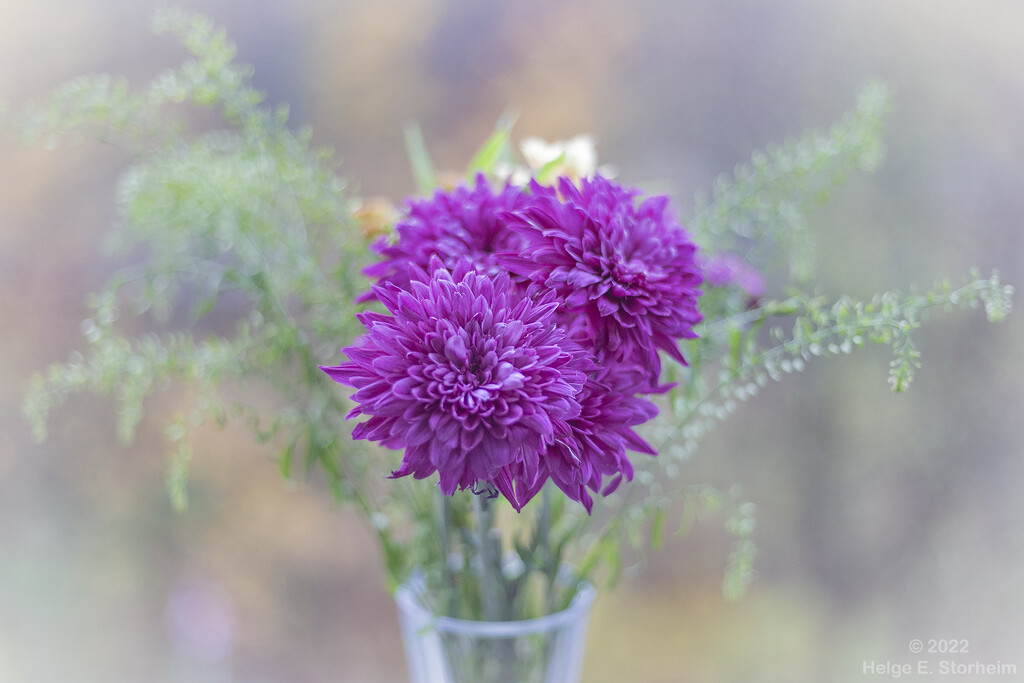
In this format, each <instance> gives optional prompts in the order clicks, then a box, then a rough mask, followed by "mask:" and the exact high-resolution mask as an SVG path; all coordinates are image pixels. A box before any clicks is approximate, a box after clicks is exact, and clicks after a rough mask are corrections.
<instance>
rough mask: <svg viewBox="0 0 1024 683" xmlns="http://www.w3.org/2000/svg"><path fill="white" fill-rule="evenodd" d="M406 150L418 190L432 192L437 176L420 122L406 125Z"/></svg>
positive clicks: (425, 192)
mask: <svg viewBox="0 0 1024 683" xmlns="http://www.w3.org/2000/svg"><path fill="white" fill-rule="evenodd" d="M405 152H406V154H408V155H409V166H410V168H411V169H412V177H413V180H414V181H415V183H416V191H417V192H419V193H420V194H430V192H432V191H433V189H434V188H435V187H437V176H436V174H435V172H434V163H433V162H432V161H431V160H430V153H429V152H427V144H426V142H424V140H423V131H422V130H420V127H419V124H416V123H410V124H409V125H408V126H406V127H405Z"/></svg>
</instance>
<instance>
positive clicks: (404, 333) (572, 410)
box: [322, 258, 596, 509]
mask: <svg viewBox="0 0 1024 683" xmlns="http://www.w3.org/2000/svg"><path fill="white" fill-rule="evenodd" d="M431 270H432V274H431V275H427V274H426V273H425V272H424V271H422V270H420V269H418V268H415V267H414V268H412V269H410V271H409V272H410V276H411V280H410V283H409V287H408V290H403V289H401V288H399V287H398V286H396V285H394V284H391V283H388V284H386V285H378V286H376V287H374V292H375V294H376V296H377V298H378V299H379V300H380V301H381V302H382V303H383V304H384V306H385V307H386V308H387V310H388V311H389V312H390V314H391V315H387V314H381V313H375V312H365V313H362V314H360V321H361V322H362V323H363V324H364V326H365V327H366V329H367V332H366V334H365V335H364V336H363V337H362V338H361V339H360V341H359V343H357V345H355V346H352V347H349V348H346V349H344V351H345V353H346V354H347V355H348V357H349V359H350V360H349V361H348V362H345V363H342V364H341V365H339V366H337V367H324V368H322V369H323V370H324V371H325V372H327V373H328V374H329V375H330V376H331V377H332V378H333V379H334V380H336V381H337V382H340V383H342V384H345V385H348V386H352V387H354V388H355V389H356V390H357V391H356V392H355V393H354V394H353V395H352V399H353V400H354V401H355V402H356V404H357V405H356V407H355V408H353V410H352V411H351V412H350V413H349V416H348V417H354V416H357V415H367V416H369V419H368V420H366V421H365V422H362V423H361V424H359V425H357V426H356V428H355V429H354V430H353V437H354V438H357V439H369V440H371V441H377V442H379V443H381V444H382V445H384V446H386V447H389V448H404V449H405V455H404V458H403V460H402V464H401V466H400V467H399V469H398V470H396V471H394V472H393V473H392V477H401V476H405V475H408V474H411V475H413V476H414V477H416V478H417V479H421V478H424V477H428V476H430V475H432V474H433V473H434V472H438V473H439V475H440V484H439V485H440V489H441V491H442V492H444V493H446V494H449V495H450V494H452V493H454V492H455V490H456V489H465V488H475V487H477V486H481V487H484V486H488V485H491V484H493V486H495V487H496V488H497V489H498V490H499V491H501V493H502V494H504V496H505V497H506V498H508V500H509V501H510V502H511V503H512V505H513V506H514V507H515V508H516V509H521V508H522V506H523V505H524V504H525V503H526V502H527V501H528V500H529V499H530V497H532V496H533V495H534V494H535V493H536V492H537V490H539V488H540V486H541V485H542V484H543V481H544V479H543V473H542V465H541V458H542V455H543V453H544V452H545V451H546V449H547V448H548V447H550V446H551V445H552V444H553V443H555V442H556V441H564V440H567V439H571V429H570V426H569V421H570V420H572V419H574V418H576V417H578V416H579V415H580V410H581V406H580V403H579V399H578V396H579V395H580V392H581V391H582V389H583V386H584V383H585V382H586V379H587V375H588V374H589V373H591V372H593V371H594V370H595V369H596V366H595V365H594V363H593V362H592V361H590V360H589V359H588V355H589V354H588V352H587V351H586V350H585V349H583V348H582V347H581V346H579V345H578V344H576V343H575V342H573V341H572V340H570V339H569V338H568V336H567V333H566V331H565V330H564V329H563V328H561V327H559V326H557V325H555V324H554V322H553V316H554V312H555V309H556V308H557V307H558V305H559V304H558V302H557V301H556V300H555V298H554V296H553V294H551V295H548V296H544V297H541V298H539V299H536V300H535V299H530V298H524V297H520V296H519V294H517V293H516V291H515V290H514V289H513V286H512V282H511V279H510V278H509V277H508V275H505V274H497V275H493V276H491V275H487V274H484V273H480V272H477V271H476V269H475V266H474V265H473V264H472V263H471V262H469V261H468V260H463V261H460V263H459V264H458V265H457V266H456V267H455V269H454V270H452V271H449V270H448V269H446V268H444V267H442V266H441V264H440V262H439V261H438V260H437V259H436V258H435V259H434V262H433V263H432V266H431Z"/></svg>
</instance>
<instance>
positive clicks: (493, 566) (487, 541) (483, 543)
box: [473, 494, 503, 621]
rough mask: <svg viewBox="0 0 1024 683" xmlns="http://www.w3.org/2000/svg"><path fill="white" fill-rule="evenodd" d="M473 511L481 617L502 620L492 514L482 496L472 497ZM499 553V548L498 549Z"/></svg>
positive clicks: (489, 619) (499, 575)
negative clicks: (492, 536) (492, 539)
mask: <svg viewBox="0 0 1024 683" xmlns="http://www.w3.org/2000/svg"><path fill="white" fill-rule="evenodd" d="M473 510H474V512H475V514H476V533H477V553H478V555H479V560H480V562H479V566H478V569H479V572H480V597H481V600H482V602H483V616H484V620H486V621H501V620H502V618H503V617H502V602H503V600H502V599H501V595H502V592H503V591H502V585H501V564H500V562H501V560H500V558H495V557H494V551H495V548H494V547H493V546H492V544H491V528H492V527H493V525H494V514H493V510H492V509H491V505H490V501H489V500H488V499H487V497H486V496H484V495H479V494H477V495H474V496H473ZM498 550H499V552H500V548H499V549H498Z"/></svg>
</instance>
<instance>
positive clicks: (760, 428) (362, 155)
mask: <svg viewBox="0 0 1024 683" xmlns="http://www.w3.org/2000/svg"><path fill="white" fill-rule="evenodd" d="M163 4H164V3H163V2H158V1H157V0H90V2H88V3H85V2H75V1H73V0H31V1H30V0H0V101H4V102H6V104H7V106H8V107H9V108H10V109H17V108H18V107H19V106H20V105H21V104H23V103H26V102H28V101H30V100H39V99H42V98H44V97H45V95H46V93H48V92H49V91H50V90H51V89H52V88H53V87H54V86H55V85H57V84H58V83H59V82H61V81H63V80H65V79H68V78H70V77H73V76H75V75H78V74H80V73H84V72H96V71H109V72H113V73H119V74H124V75H126V76H128V77H129V78H130V79H132V80H133V82H136V83H140V84H141V83H144V82H145V81H146V80H148V79H149V78H151V77H152V76H153V75H155V74H156V73H158V72H159V71H160V70H161V69H163V68H164V67H166V66H171V65H177V64H178V63H180V61H181V60H182V59H183V52H182V50H181V48H180V47H179V46H178V45H177V44H176V43H175V42H174V41H173V39H170V38H167V37H154V36H153V35H152V34H151V33H150V31H149V29H148V22H149V19H150V17H151V14H152V10H153V9H154V8H155V7H157V6H159V5H163ZM182 4H184V5H185V6H188V7H191V8H193V9H199V10H201V11H204V12H206V13H208V14H209V15H210V16H212V17H213V18H214V19H215V20H216V21H217V23H219V24H220V25H221V26H224V27H226V28H227V30H228V32H229V35H230V36H231V37H232V38H233V39H234V40H235V41H236V42H237V43H238V46H239V59H240V60H241V61H243V62H248V63H250V64H253V65H254V66H255V68H256V75H255V82H256V84H257V86H258V87H260V88H262V89H263V90H265V91H266V93H267V97H268V100H269V101H270V102H271V103H277V102H288V103H290V104H291V110H292V121H293V122H294V123H295V124H296V125H311V126H312V127H313V128H314V130H315V132H316V135H315V139H316V141H317V142H319V143H322V144H327V145H330V146H332V147H334V148H335V150H336V151H337V152H338V154H339V156H340V157H341V159H342V163H343V166H342V169H343V173H344V174H345V175H346V176H347V177H349V178H351V179H353V180H354V181H356V184H357V186H358V188H359V190H360V191H361V192H362V193H364V194H365V195H367V196H370V195H385V196H388V197H391V198H393V199H399V198H400V197H402V196H403V195H405V194H407V193H409V192H410V191H411V190H412V187H413V183H412V179H411V177H410V174H409V172H408V170H407V165H406V161H405V153H404V148H403V142H402V137H401V136H402V129H403V126H404V125H405V124H407V123H409V122H411V121H418V122H419V123H420V125H421V126H422V128H423V131H424V134H425V137H426V139H427V141H428V145H429V147H430V149H431V151H432V153H433V154H434V157H435V160H436V161H437V162H438V164H439V165H440V166H445V167H450V168H456V169H457V168H461V167H463V166H464V165H465V163H466V161H467V160H468V159H469V157H470V155H471V154H472V152H473V151H474V149H475V148H476V147H477V145H479V143H480V142H481V141H482V140H483V139H484V138H485V137H486V136H487V135H488V133H489V132H490V131H491V130H492V128H493V126H494V124H495V122H496V121H497V120H498V118H499V116H500V115H501V114H502V113H503V112H504V111H506V110H512V111H515V112H518V113H519V119H518V123H517V126H516V132H517V134H518V135H520V136H527V135H539V136H542V137H545V138H547V139H557V138H565V137H570V136H572V135H575V134H577V133H581V132H585V133H590V134H592V135H594V136H595V137H596V139H597V141H598V152H599V154H600V157H601V159H602V160H603V161H606V162H610V163H613V164H614V165H615V166H616V167H617V168H618V170H619V173H620V178H621V179H622V180H623V181H624V182H626V183H628V184H633V185H639V186H641V187H644V188H646V189H648V190H651V191H658V192H667V193H669V194H671V195H672V197H673V200H674V202H675V207H676V211H677V213H678V215H679V216H680V217H681V218H684V219H685V217H686V216H688V215H689V214H690V212H691V209H692V207H693V196H694V192H695V191H697V190H702V189H707V188H710V186H711V183H712V182H713V181H714V179H715V177H716V176H717V175H718V174H720V173H722V172H725V171H728V170H730V169H731V168H732V167H733V165H734V164H735V163H736V162H738V161H741V160H744V159H746V158H748V157H749V154H750V152H751V151H753V150H754V149H755V148H760V147H763V146H765V145H766V144H767V143H769V142H772V141H777V140H782V139H784V138H785V137H787V136H791V135H796V134H798V133H800V132H802V131H804V130H805V129H807V128H810V127H822V128H823V127H825V126H827V125H828V124H830V123H831V122H832V121H834V120H835V119H837V118H838V117H839V116H840V115H841V114H842V113H843V112H844V111H846V110H847V109H849V108H850V107H851V106H852V105H853V102H854V98H855V95H856V92H857V90H858V88H859V86H860V85H861V84H863V83H864V82H865V81H867V80H868V79H871V78H877V79H880V80H882V81H883V82H885V83H887V84H889V85H890V86H891V87H892V89H893V92H894V111H893V114H892V115H891V117H890V119H889V122H888V128H887V132H886V142H887V149H888V158H887V161H886V163H885V165H884V166H883V167H882V169H881V170H880V171H879V172H877V173H876V174H874V175H872V176H869V177H863V176H858V177H853V178H852V179H851V181H850V182H849V184H848V185H847V186H846V187H845V188H844V189H843V190H842V191H841V192H840V193H839V194H838V196H837V197H836V198H835V199H834V200H833V201H832V202H830V203H829V204H828V205H826V206H824V207H822V208H821V209H820V210H817V211H816V212H815V213H814V214H813V216H812V220H813V223H814V225H815V229H816V230H817V233H818V235H819V251H820V255H821V268H820V271H819V274H818V280H819V281H820V284H821V289H822V290H823V292H825V293H828V294H832V295H836V294H839V293H844V292H845V293H849V294H851V295H855V296H867V295H870V294H871V293H873V292H875V291H880V290H884V289H908V288H909V287H910V286H911V284H912V283H915V282H916V283H919V284H921V285H924V286H927V285H930V284H931V283H932V282H933V281H935V280H937V279H939V278H942V277H945V276H953V277H959V276H960V275H961V274H962V273H964V272H966V270H967V269H968V268H969V267H970V266H972V265H978V266H980V267H981V268H982V270H983V271H984V272H987V271H988V270H989V269H991V268H993V267H996V268H998V269H999V270H1000V271H1001V272H1002V274H1003V278H1004V280H1005V281H1007V282H1009V283H1011V284H1016V285H1017V286H1018V288H1019V287H1020V285H1021V283H1022V282H1024V278H1022V274H1024V134H1022V123H1021V122H1022V121H1024V40H1022V36H1024V5H1022V4H1021V3H1019V2H1017V0H986V1H985V2H977V0H927V1H926V0H904V1H903V2H898V3H894V2H889V1H887V0H862V1H861V2H857V3H842V2H819V1H818V0H785V1H783V2H773V3H764V2H759V1H756V0H736V1H735V2H719V1H718V0H691V1H690V2H685V3H684V2H671V1H670V0H633V1H631V2H629V3H625V2H612V1H610V0H544V1H543V2H541V1H539V0H521V1H519V2H515V3H511V2H508V3H498V2H486V1H473V0H419V1H415V0H386V1H383V2H376V3H368V2H354V1H351V0H349V1H345V0H334V1H330V2H329V1H327V0H262V1H261V2H246V3H243V2H230V1H228V0H209V1H208V2H199V1H198V0H185V1H184V2H183V3H182ZM128 162H129V159H127V158H126V157H125V155H124V154H123V153H121V152H119V151H118V150H116V149H113V148H110V147H106V146H102V145H99V144H79V145H62V146H61V147H59V148H57V149H56V150H45V149H41V148H28V147H24V146H23V145H21V143H20V142H19V141H18V139H17V138H16V137H15V135H14V134H13V133H11V132H10V131H9V130H3V131H0V329H2V333H0V420H2V425H3V426H2V429H0V682H2V683H22V682H26V683H36V682H45V683H50V682H63V681H75V682H76V683H92V682H100V681H102V682H104V683H121V682H134V681H147V682H165V681H166V682H168V683H177V682H181V681H190V682H206V681H209V682H214V681H215V682H218V683H221V682H229V681H230V682H233V683H271V682H294V681H299V682H304V681H311V682H321V681H323V682H325V683H326V682H328V681H337V682H349V681H351V682H366V683H375V682H385V681H404V680H407V678H406V673H405V668H404V667H405V664H404V660H403V656H402V653H401V643H400V638H399V632H398V625H397V619H396V616H395V611H394V606H393V603H392V602H391V599H390V597H389V596H388V594H387V592H386V590H385V587H384V584H383V581H382V573H381V561H380V558H379V557H378V554H377V549H376V545H375V544H374V542H373V539H372V538H371V535H370V534H369V533H368V531H367V530H366V528H365V527H364V525H363V522H362V521H361V520H360V519H359V518H357V517H356V516H355V515H354V514H352V513H350V512H349V511H348V510H343V509H339V508H338V507H337V506H336V505H335V504H334V503H333V502H332V500H331V497H330V495H329V493H328V492H327V491H326V490H324V488H323V487H321V486H319V485H318V483H316V482H306V483H298V484H291V485H286V484H285V483H284V482H282V481H281V479H280V477H279V475H278V471H277V468H276V467H275V465H274V463H273V462H272V460H271V457H270V456H271V454H270V453H268V452H263V451H260V450H259V449H258V448H257V447H255V446H254V445H252V442H251V441H250V439H249V437H248V436H247V435H246V434H245V433H243V432H241V431H235V432H232V431H228V432H209V433H204V435H203V437H202V440H201V442H200V443H199V444H197V457H196V458H195V460H194V462H193V486H194V487H197V488H199V489H201V490H202V491H203V492H204V495H201V496H198V497H197V500H198V501H199V504H194V505H193V506H192V508H190V509H189V510H188V512H186V513H185V514H181V515H179V514H175V513H173V512H172V511H171V510H170V506H169V503H168V501H167V497H166V495H165V493H164V481H163V476H164V471H165V467H166V461H165V459H164V452H165V450H166V444H165V442H164V440H163V437H162V435H161V433H160V424H161V418H162V417H163V416H166V415H167V414H168V411H170V410H172V409H174V407H175V405H176V401H179V400H180V397H176V396H175V395H174V392H169V393H166V394H161V395H159V396H157V397H156V398H155V399H153V400H151V401H150V402H149V403H148V404H147V410H148V414H147V419H146V421H145V423H144V425H143V430H142V432H141V433H140V435H139V438H138V439H137V440H136V441H135V442H134V443H132V444H131V445H129V446H123V445H121V444H119V443H118V442H117V440H116V438H115V437H114V410H113V408H112V406H111V404H110V403H109V402H107V401H106V400H99V399H97V398H95V397H78V398H74V399H72V400H71V401H70V402H69V403H68V404H67V405H66V406H64V407H63V408H61V409H60V410H59V411H58V412H57V413H56V414H54V415H53V419H52V421H51V435H50V438H49V440H48V441H46V442H45V443H43V444H42V445H38V444H36V443H34V442H33V440H32V439H31V436H30V434H29V430H28V427H27V424H26V422H25V421H24V420H23V419H22V418H21V417H20V402H21V397H22V394H23V392H24V389H25V386H26V382H27V380H28V378H29V377H30V376H31V375H32V373H34V372H36V371H39V370H41V369H43V368H44V367H46V366H47V365H48V364H50V363H51V362H54V361H59V360H64V359H66V358H67V356H68V354H69V353H70V352H71V351H72V350H73V349H75V348H78V347H81V346H82V345H83V338H82V336H81V332H80V331H79V324H80V321H81V320H82V319H83V318H84V317H85V316H86V308H85V294H86V293H87V292H90V291H95V290H98V289H99V288H100V286H101V285H102V283H103V282H104V281H105V280H106V278H107V276H108V275H109V273H110V272H111V271H112V269H113V268H115V267H116V265H117V263H116V261H114V260H113V259H112V258H111V257H110V256H109V255H108V254H107V253H106V252H105V251H104V250H103V248H102V243H103V236H104V234H105V233H106V231H107V228H108V227H109V225H110V224H111V222H112V221H114V220H115V219H116V215H115V208H114V206H115V204H114V199H115V198H114V183H115V181H116V178H117V177H118V175H119V173H120V172H122V171H123V170H124V169H125V167H126V165H127V163H128ZM1022 313H1024V312H1022V311H1017V312H1016V313H1014V314H1011V316H1010V319H1009V321H1008V322H1006V323H1005V324H1002V325H989V324H987V323H985V322H984V316H983V315H982V313H981V312H979V311H969V312H963V311H959V312H955V313H953V314H951V315H948V316H942V317H941V318H937V319H935V320H934V321H933V322H932V324H931V325H929V326H928V327H926V328H925V329H924V330H923V331H922V332H920V333H919V335H918V337H917V340H918V344H919V347H920V349H921V351H922V354H923V362H924V368H923V370H922V371H921V372H920V373H919V375H918V377H917V379H916V381H915V383H914V385H913V387H912V388H911V391H910V393H909V394H906V395H893V394H891V393H889V390H888V387H887V384H886V372H887V364H888V360H889V356H888V350H887V349H883V348H879V349H868V350H866V351H863V352H861V353H859V354H855V355H854V356H852V357H849V358H844V359H841V360H833V361H827V362H820V363H812V364H811V365H810V367H809V368H808V369H807V370H806V371H805V372H804V373H802V374H801V375H798V376H794V377H790V378H788V379H787V380H786V381H785V382H783V383H781V384H777V385H774V386H770V387H769V388H768V390H766V391H764V392H763V393H762V394H761V395H760V396H758V397H757V399H755V400H754V401H752V402H750V403H748V404H746V405H743V406H742V407H741V409H740V411H739V413H738V414H737V415H736V416H735V418H734V419H733V420H732V421H731V422H729V423H727V424H726V425H725V427H724V428H723V429H720V430H719V431H718V432H717V433H716V434H715V435H714V436H713V437H712V438H711V439H709V440H708V441H707V442H706V443H705V444H704V448H703V450H702V451H701V452H700V453H699V454H698V455H697V456H696V457H695V458H694V459H693V461H692V462H691V463H690V464H689V466H688V468H687V470H686V471H684V474H683V476H684V477H685V478H686V479H687V480H691V481H694V482H708V483H712V484H716V485H718V486H720V487H726V488H727V487H729V486H730V485H732V484H734V483H738V484H740V485H741V486H742V488H743V495H744V496H745V497H746V498H747V499H748V500H751V501H753V502H754V503H755V504H756V505H757V508H758V518H759V527H758V531H757V533H756V540H757V542H758V545H759V555H758V561H757V571H758V576H757V579H756V581H755V583H754V585H753V587H752V589H751V591H750V593H749V595H748V596H747V597H746V598H745V599H743V600H741V601H739V602H729V601H727V600H725V599H724V598H723V597H722V595H721V591H720V587H719V584H720V581H721V577H722V571H723V568H724V564H725V559H726V555H727V552H728V543H729V541H728V538H727V536H726V534H725V532H724V531H723V530H722V526H721V524H720V522H719V521H717V520H712V521H710V522H708V523H707V524H704V525H702V526H700V527H698V528H697V529H696V531H694V532H693V533H692V534H691V535H689V536H687V537H685V538H680V539H672V540H670V541H669V542H668V543H667V546H666V547H665V548H663V549H662V550H661V551H660V552H659V553H657V554H655V555H654V556H653V558H652V561H651V563H650V564H649V566H647V567H646V569H645V570H644V571H642V572H638V573H634V574H631V575H629V576H627V578H626V579H625V580H624V581H623V582H622V583H621V584H620V585H619V586H618V587H617V588H616V589H615V590H614V591H612V592H608V591H604V592H602V594H601V596H600V598H599V600H598V603H597V605H596V608H595V615H594V619H593V622H592V626H591V635H590V640H589V649H588V653H587V662H586V668H585V671H584V679H585V680H586V681H591V682H594V683H598V682H603V681H607V682H612V681H625V680H629V681H645V682H661V681H664V682H675V681H703V682H726V681H737V682H738V681H744V682H747V681H758V682H760V681H764V682H774V681H777V682H780V683H782V682H785V683H802V682H807V683H810V682H820V681H859V680H862V679H863V678H864V677H865V670H864V663H865V662H872V661H875V662H886V661H891V662H895V663H903V662H913V661H916V660H917V659H918V658H919V656H918V655H912V654H910V653H909V652H908V643H909V641H910V640H911V639H914V638H918V639H923V640H925V641H927V639H929V638H952V639H959V640H967V641H969V645H970V655H969V656H968V657H961V659H962V660H964V661H981V662H983V663H995V662H997V661H1001V662H1003V663H1014V664H1015V665H1016V667H1017V671H1018V673H1017V676H1019V677H1020V679H1019V680H1024V655H1021V654H1020V652H1021V651H1020V643H1021V642H1024V612H1022V609H1021V607H1022V605H1024V578H1022V577H1024V503H1022V497H1021V490H1022V488H1024V486H1022V485H1024V463H1022V449H1024V438H1022V428H1021V416H1022V415H1024V392H1022V390H1021V388H1020V387H1021V385H1022V380H1024V349H1022V344H1021V340H1024V315H1022ZM933 661H936V662H937V659H934V658H933ZM963 680H989V679H986V678H984V677H982V676H979V677H977V678H964V679H963ZM991 680H1018V678H1015V677H1013V676H1009V677H1007V676H1003V677H993V678H992V679H991Z"/></svg>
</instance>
